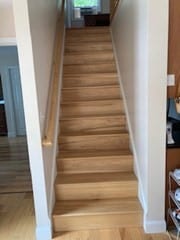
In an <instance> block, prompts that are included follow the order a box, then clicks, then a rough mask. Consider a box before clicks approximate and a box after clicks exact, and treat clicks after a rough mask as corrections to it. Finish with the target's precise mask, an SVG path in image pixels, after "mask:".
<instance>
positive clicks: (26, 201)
mask: <svg viewBox="0 0 180 240" xmlns="http://www.w3.org/2000/svg"><path fill="white" fill-rule="evenodd" d="M0 239H1V240H35V218H34V208H33V200H32V194H31V193H13V194H0ZM54 240H169V238H168V236H167V235H166V234H155V235H149V234H145V233H144V232H143V230H142V229H140V228H129V229H102V230H91V231H90V230H89V231H79V232H69V233H63V234H61V236H59V237H55V238H54Z"/></svg>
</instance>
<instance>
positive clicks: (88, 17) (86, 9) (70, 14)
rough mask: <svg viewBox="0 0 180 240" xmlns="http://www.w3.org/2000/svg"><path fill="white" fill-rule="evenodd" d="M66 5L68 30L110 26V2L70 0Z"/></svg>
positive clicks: (104, 0) (108, 0)
mask: <svg viewBox="0 0 180 240" xmlns="http://www.w3.org/2000/svg"><path fill="white" fill-rule="evenodd" d="M66 4H67V21H66V25H67V27H68V28H81V27H87V26H109V24H110V0H103V1H102V0H92V1H91V0H70V1H67V2H66Z"/></svg>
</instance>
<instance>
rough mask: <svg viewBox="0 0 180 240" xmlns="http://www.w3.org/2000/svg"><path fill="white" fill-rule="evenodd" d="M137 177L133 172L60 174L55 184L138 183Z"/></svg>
mask: <svg viewBox="0 0 180 240" xmlns="http://www.w3.org/2000/svg"><path fill="white" fill-rule="evenodd" d="M136 181H137V179H136V176H135V175H134V173H132V172H125V173H122V172H121V173H119V172H117V173H82V174H58V175H57V177H56V182H55V184H56V185H58V184H60V185H61V184H63V185H64V184H85V183H95V184H97V183H103V182H104V183H105V182H106V183H107V182H136Z"/></svg>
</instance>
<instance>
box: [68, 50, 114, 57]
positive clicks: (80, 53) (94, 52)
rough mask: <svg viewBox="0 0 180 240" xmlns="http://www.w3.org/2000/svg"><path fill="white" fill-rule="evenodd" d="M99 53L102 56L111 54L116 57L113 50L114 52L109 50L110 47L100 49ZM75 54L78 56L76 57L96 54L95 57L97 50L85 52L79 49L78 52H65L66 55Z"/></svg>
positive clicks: (71, 55)
mask: <svg viewBox="0 0 180 240" xmlns="http://www.w3.org/2000/svg"><path fill="white" fill-rule="evenodd" d="M98 54H99V55H101V56H104V55H111V56H113V57H114V54H113V52H112V50H109V49H107V50H99V51H98ZM74 56H76V57H92V56H94V57H96V56H97V51H95V50H94V51H91V52H84V51H82V52H81V51H80V52H79V51H77V52H71V53H70V52H65V54H64V57H74Z"/></svg>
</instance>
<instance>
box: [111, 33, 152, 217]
mask: <svg viewBox="0 0 180 240" xmlns="http://www.w3.org/2000/svg"><path fill="white" fill-rule="evenodd" d="M110 32H111V38H112V46H113V52H114V58H115V63H116V68H117V73H118V80H119V84H120V88H121V93H122V98H123V103H124V109H125V113H126V119H127V127H128V131H129V135H130V144H131V146H130V147H131V149H132V152H133V156H134V171H135V174H136V176H137V178H138V197H139V200H140V202H141V205H142V207H143V210H144V215H145V214H146V212H147V205H146V201H145V196H144V192H143V188H142V180H141V176H140V170H139V165H138V160H137V153H136V147H135V143H134V137H133V132H132V128H131V123H130V117H129V111H128V106H127V101H126V96H125V91H124V87H123V84H122V80H121V72H120V69H119V64H118V57H117V54H116V47H115V43H114V39H113V34H112V30H111V29H110Z"/></svg>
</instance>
